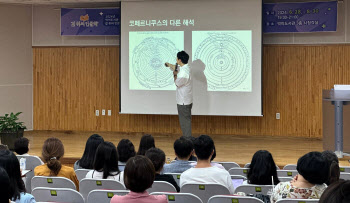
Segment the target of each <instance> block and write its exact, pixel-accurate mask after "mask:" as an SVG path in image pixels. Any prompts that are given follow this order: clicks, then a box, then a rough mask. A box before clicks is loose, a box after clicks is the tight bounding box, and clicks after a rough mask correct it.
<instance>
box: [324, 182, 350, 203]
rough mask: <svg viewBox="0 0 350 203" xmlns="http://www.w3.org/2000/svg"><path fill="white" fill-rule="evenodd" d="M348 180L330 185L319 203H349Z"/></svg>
mask: <svg viewBox="0 0 350 203" xmlns="http://www.w3.org/2000/svg"><path fill="white" fill-rule="evenodd" d="M349 191H350V180H346V181H345V180H339V181H337V182H334V183H332V184H331V185H330V186H328V188H327V189H326V190H325V191H324V192H323V193H322V196H321V198H320V201H319V203H349V202H350V192H349Z"/></svg>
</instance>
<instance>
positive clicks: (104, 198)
mask: <svg viewBox="0 0 350 203" xmlns="http://www.w3.org/2000/svg"><path fill="white" fill-rule="evenodd" d="M129 192H130V191H129V190H93V191H91V192H89V194H88V196H87V200H86V203H96V202H98V203H110V202H111V199H112V197H113V196H114V195H118V196H124V195H127V194H129Z"/></svg>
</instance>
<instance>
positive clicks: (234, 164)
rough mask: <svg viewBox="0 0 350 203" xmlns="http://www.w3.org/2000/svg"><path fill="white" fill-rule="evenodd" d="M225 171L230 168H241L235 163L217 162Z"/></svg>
mask: <svg viewBox="0 0 350 203" xmlns="http://www.w3.org/2000/svg"><path fill="white" fill-rule="evenodd" d="M219 164H221V165H222V166H223V167H224V168H225V169H226V171H228V170H230V169H231V168H241V167H240V166H239V165H238V164H237V163H236V162H219Z"/></svg>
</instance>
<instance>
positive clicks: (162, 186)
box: [147, 181, 177, 194]
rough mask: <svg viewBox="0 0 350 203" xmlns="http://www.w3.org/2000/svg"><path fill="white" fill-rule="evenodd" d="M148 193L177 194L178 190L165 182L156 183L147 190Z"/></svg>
mask: <svg viewBox="0 0 350 203" xmlns="http://www.w3.org/2000/svg"><path fill="white" fill-rule="evenodd" d="M147 192H148V193H149V194H151V193H152V192H177V191H176V188H175V187H174V186H173V185H172V184H170V183H168V182H165V181H154V182H153V185H152V187H150V188H148V189H147Z"/></svg>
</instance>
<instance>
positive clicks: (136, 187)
mask: <svg viewBox="0 0 350 203" xmlns="http://www.w3.org/2000/svg"><path fill="white" fill-rule="evenodd" d="M154 178H155V171H154V166H153V164H152V162H151V160H149V159H148V158H147V157H145V156H140V155H137V156H134V157H131V158H130V159H129V160H128V161H127V162H126V165H125V169H124V183H125V187H126V188H127V189H129V190H131V191H133V192H138V193H142V192H144V191H145V190H147V189H148V188H150V187H151V186H152V184H153V182H154Z"/></svg>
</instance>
